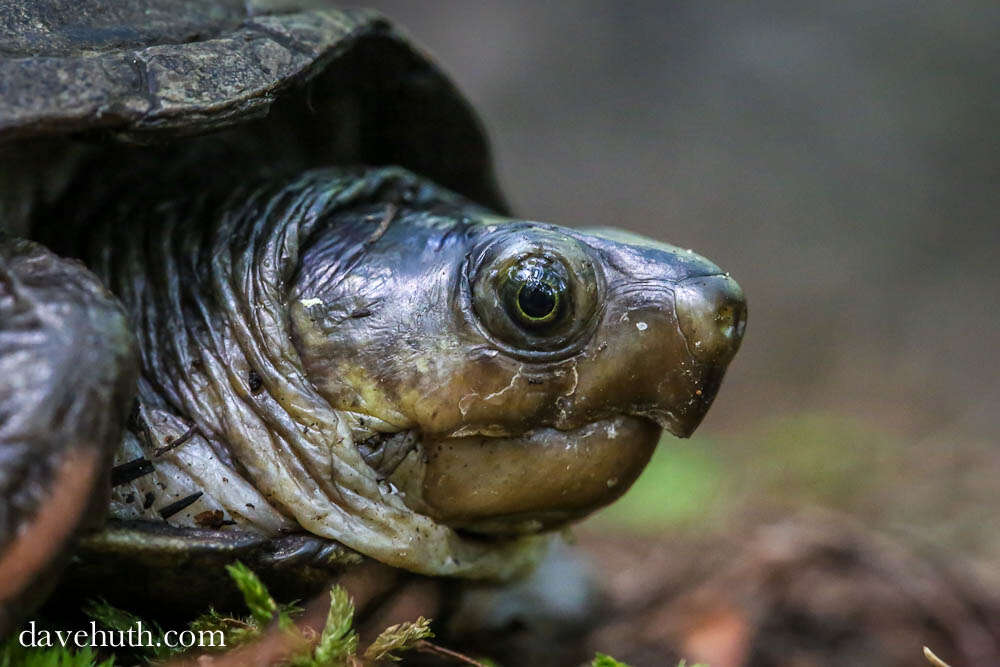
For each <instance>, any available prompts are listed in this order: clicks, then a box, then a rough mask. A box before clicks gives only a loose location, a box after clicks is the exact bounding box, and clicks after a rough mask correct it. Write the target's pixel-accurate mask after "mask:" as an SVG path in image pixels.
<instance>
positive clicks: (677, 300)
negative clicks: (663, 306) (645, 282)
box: [658, 274, 747, 438]
mask: <svg viewBox="0 0 1000 667" xmlns="http://www.w3.org/2000/svg"><path fill="white" fill-rule="evenodd" d="M673 293H674V294H673V297H674V313H675V315H676V318H677V325H678V328H679V329H680V332H681V335H682V337H683V339H684V343H685V345H686V347H687V353H688V356H689V360H688V363H689V364H690V367H689V371H690V372H689V373H688V375H687V377H688V380H689V381H688V382H682V383H681V384H682V385H684V386H683V387H681V388H679V391H681V392H683V391H685V390H688V391H691V393H692V394H693V395H692V396H691V398H690V402H691V404H690V405H689V407H688V408H687V409H686V410H684V411H683V412H682V415H680V416H678V415H676V414H675V416H674V418H673V419H667V420H663V419H661V420H658V421H660V424H661V426H664V427H665V428H667V429H668V430H669V431H670V432H671V433H673V434H674V435H676V436H678V437H682V438H686V437H688V436H690V435H691V434H692V433H693V432H694V430H695V428H697V426H698V424H700V423H701V420H702V419H703V418H704V416H705V413H706V412H708V408H709V407H710V406H711V405H712V401H713V400H715V395H716V394H717V393H718V391H719V386H720V385H721V384H722V377H723V375H724V374H725V371H726V367H727V366H728V365H729V362H730V361H731V360H732V358H733V357H734V356H735V355H736V352H737V350H739V348H740V343H741V342H742V341H743V332H744V331H745V330H746V322H747V305H746V299H745V298H744V297H743V290H741V289H740V286H739V285H738V284H737V283H736V281H735V280H733V279H732V278H730V277H729V276H728V275H725V274H716V275H709V276H699V277H695V278H688V279H685V280H682V281H680V282H679V283H677V284H676V286H675V287H674V290H673ZM671 393H676V392H671Z"/></svg>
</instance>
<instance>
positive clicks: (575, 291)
mask: <svg viewBox="0 0 1000 667" xmlns="http://www.w3.org/2000/svg"><path fill="white" fill-rule="evenodd" d="M472 255H473V257H475V260H474V263H473V264H472V265H471V266H470V275H469V284H470V287H471V288H472V294H471V297H472V299H471V306H472V310H473V312H474V313H475V316H476V319H477V320H478V322H479V324H480V325H481V326H482V331H483V333H485V334H486V335H487V336H489V337H490V338H491V339H492V340H493V342H494V344H496V345H499V346H500V347H502V348H504V349H505V350H506V351H507V352H508V353H509V354H511V355H514V356H519V357H527V358H531V359H557V358H561V357H565V356H568V355H570V354H573V353H574V351H575V350H577V349H578V348H579V347H580V346H581V345H583V344H584V342H585V341H586V337H587V335H588V332H592V331H593V325H594V323H595V322H596V318H595V313H596V310H597V301H598V293H599V289H600V284H601V282H600V280H599V278H598V275H597V272H596V271H595V268H594V261H593V260H592V259H591V258H590V256H589V255H588V253H587V251H586V250H585V249H584V248H583V246H582V245H581V244H580V243H578V242H577V241H576V240H574V239H573V238H571V237H567V236H565V235H562V234H557V233H554V232H552V231H549V230H534V229H524V228H523V227H521V228H517V227H514V228H508V230H504V232H502V233H500V234H497V235H495V236H492V237H489V238H488V240H487V242H486V243H485V244H484V245H483V246H481V247H480V249H477V250H474V251H473V253H472Z"/></svg>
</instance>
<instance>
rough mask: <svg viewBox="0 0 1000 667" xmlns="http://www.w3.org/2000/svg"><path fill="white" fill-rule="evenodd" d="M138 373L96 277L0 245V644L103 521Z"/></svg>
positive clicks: (112, 304) (6, 241)
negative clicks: (82, 538) (87, 532)
mask: <svg viewBox="0 0 1000 667" xmlns="http://www.w3.org/2000/svg"><path fill="white" fill-rule="evenodd" d="M137 373H138V364H137V360H136V352H135V349H134V343H133V340H132V336H131V335H130V333H129V331H128V326H127V323H126V320H125V316H124V314H123V312H122V310H121V307H120V306H119V304H118V302H117V301H116V300H115V298H114V297H112V296H111V295H110V294H109V293H108V292H107V290H105V289H104V287H103V286H102V285H101V283H100V281H99V280H98V279H97V277H96V276H94V275H93V274H92V273H91V272H90V271H88V270H87V269H86V268H84V266H83V265H82V264H80V263H79V262H76V261H73V260H67V259H63V258H60V257H58V256H56V255H55V254H53V253H52V252H50V251H49V250H47V249H46V248H44V247H42V246H40V245H38V244H36V243H32V242H30V241H25V240H22V239H17V238H9V237H7V238H4V237H3V236H2V235H0V636H2V635H3V634H6V633H8V632H10V631H11V630H12V629H13V628H14V626H15V624H17V623H18V622H19V621H20V620H22V619H23V618H24V617H25V616H26V615H27V614H28V613H29V612H30V611H31V610H32V609H33V608H34V606H35V605H37V604H38V603H39V602H41V601H42V599H44V597H45V596H46V595H47V594H48V592H49V590H50V588H51V585H52V584H54V583H55V580H56V577H55V576H54V575H55V574H56V573H57V572H58V571H59V570H60V569H61V566H62V565H63V564H64V562H65V560H66V556H67V555H68V552H69V550H70V549H71V548H72V546H73V545H74V544H75V538H76V537H77V536H78V535H79V534H80V533H81V532H82V531H83V530H84V529H85V528H87V527H89V526H92V525H94V524H95V523H97V522H99V521H101V519H102V518H103V513H104V511H105V509H106V507H107V503H108V493H109V491H108V488H109V481H108V470H109V468H110V461H111V454H112V452H113V450H114V449H115V447H116V446H117V445H118V443H119V442H120V441H121V437H122V429H123V425H124V423H125V420H126V418H127V416H128V413H129V410H130V408H131V405H132V401H133V398H134V394H135V383H136V377H137Z"/></svg>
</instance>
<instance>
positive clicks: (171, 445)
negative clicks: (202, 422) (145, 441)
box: [153, 424, 198, 459]
mask: <svg viewBox="0 0 1000 667" xmlns="http://www.w3.org/2000/svg"><path fill="white" fill-rule="evenodd" d="M197 430H198V427H197V426H195V425H194V424H191V426H190V427H189V428H188V430H186V431H184V433H182V434H181V435H180V436H179V437H177V438H174V439H173V440H171V441H170V442H168V443H167V444H165V445H163V446H162V447H160V448H158V449H157V450H156V451H155V452H153V458H154V459H155V458H157V457H160V456H163V455H164V454H166V453H167V452H169V451H170V450H171V449H176V448H177V447H180V446H181V445H183V444H184V443H185V442H187V441H188V440H190V439H191V438H192V436H194V433H195V431H197Z"/></svg>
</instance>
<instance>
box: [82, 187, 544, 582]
mask: <svg viewBox="0 0 1000 667" xmlns="http://www.w3.org/2000/svg"><path fill="white" fill-rule="evenodd" d="M459 205H462V206H464V207H465V208H466V209H467V210H475V207H474V206H472V205H471V204H469V203H468V202H464V201H460V200H459V199H458V198H457V196H456V195H453V194H451V193H448V192H445V191H442V190H439V189H437V188H435V187H433V186H431V185H429V184H428V183H427V182H426V181H423V180H421V179H418V178H417V177H415V176H413V175H412V174H410V173H408V172H405V171H403V170H397V169H382V170H377V171H369V172H361V171H357V170H354V171H351V170H342V169H336V170H334V169H329V170H316V171H312V172H307V173H306V174H304V175H302V176H301V177H299V178H298V179H296V180H294V181H291V182H282V183H278V184H265V185H263V186H261V187H259V188H256V189H255V188H252V187H246V188H243V189H240V190H238V191H237V192H235V193H232V194H231V196H230V197H229V198H228V199H227V200H225V201H222V202H221V203H218V202H212V201H211V200H209V199H208V198H202V199H199V200H195V201H187V202H178V203H165V204H163V205H161V206H158V207H157V208H156V211H155V217H156V219H155V220H151V221H150V223H149V224H145V225H136V224H134V223H133V222H132V218H134V215H135V212H136V209H131V210H130V209H129V206H128V205H127V204H126V203H119V205H118V206H117V207H113V209H112V210H113V211H114V213H115V215H113V216H108V212H107V211H105V212H104V215H105V216H106V217H105V219H104V220H103V221H102V222H103V223H104V224H103V226H102V230H101V231H100V232H95V233H94V235H93V241H92V248H93V252H92V254H91V260H92V263H93V264H94V268H95V270H97V271H98V272H99V273H100V274H102V276H103V277H104V278H105V280H107V281H108V283H109V285H110V286H111V287H112V290H113V291H115V292H116V293H117V294H118V295H119V296H120V298H121V299H122V300H123V302H124V303H125V305H126V308H127V310H128V312H129V314H130V317H131V320H132V325H133V327H134V331H135V332H136V336H137V338H138V340H139V343H140V348H141V352H142V360H143V369H144V370H143V378H142V380H141V382H140V404H141V408H140V414H139V417H140V419H139V420H138V422H139V425H138V426H136V427H134V428H133V429H132V432H131V433H130V434H129V436H128V437H127V438H126V440H125V443H124V444H123V447H122V451H120V452H119V454H118V457H117V459H116V463H123V462H126V461H129V460H132V459H134V458H136V457H137V456H145V457H146V458H148V459H150V460H152V461H153V465H154V468H155V474H154V475H148V476H145V477H140V478H138V479H136V480H134V481H132V482H130V483H128V484H123V485H120V486H118V487H116V489H115V493H114V502H113V507H112V510H113V513H114V514H117V515H118V516H121V517H149V518H152V517H154V516H156V513H157V512H159V513H160V515H163V514H164V512H163V510H164V506H165V505H168V503H170V502H171V501H174V500H175V499H179V500H183V499H185V498H190V497H191V496H192V495H193V494H195V493H198V492H202V495H201V496H199V497H197V498H196V499H195V500H194V502H192V503H190V504H189V505H188V506H186V507H184V508H183V509H181V510H180V511H177V512H175V513H173V514H172V515H170V516H169V518H168V520H169V521H170V522H172V523H176V524H182V525H207V524H211V523H214V525H216V526H217V525H219V523H220V521H219V519H221V523H222V525H226V524H229V523H230V522H233V523H235V524H237V525H240V526H243V527H244V528H249V529H253V530H258V531H260V532H263V533H265V534H275V533H277V532H280V531H288V530H295V529H297V528H298V527H299V526H301V527H302V528H304V529H306V530H308V531H309V532H312V533H315V534H317V535H320V536H323V537H327V538H330V539H334V540H337V541H339V542H341V543H343V544H345V545H347V546H349V547H351V548H353V549H355V550H357V551H359V552H361V553H364V554H366V555H368V556H371V557H373V558H376V559H378V560H380V561H382V562H385V563H388V564H391V565H395V566H398V567H402V568H405V569H409V570H412V571H416V572H421V573H426V574H434V575H456V576H465V577H477V578H501V579H502V578H506V577H509V576H512V575H513V574H515V573H517V572H519V571H523V570H525V569H526V568H527V567H528V566H529V565H530V564H531V563H532V562H534V561H535V560H536V559H537V557H538V556H539V554H540V553H541V551H542V549H543V545H544V542H545V540H544V538H542V537H538V536H527V537H514V538H503V539H494V540H489V541H485V540H479V539H469V538H466V537H463V536H462V535H460V534H459V533H457V532H456V531H455V530H453V529H451V528H449V527H447V526H445V525H442V524H440V523H438V522H436V521H435V520H433V519H431V518H429V517H428V516H425V515H423V514H420V513H418V512H416V511H414V510H413V509H411V508H410V507H408V506H407V505H406V503H405V502H404V500H403V498H402V497H401V494H400V493H399V491H398V490H397V489H396V488H395V487H394V486H392V485H391V484H390V483H389V482H387V481H385V480H382V481H380V480H379V479H378V475H377V473H376V472H375V471H374V470H373V469H372V467H370V466H369V465H368V464H367V463H366V462H365V460H364V459H363V457H362V455H361V453H360V452H359V449H358V447H357V446H356V443H357V442H359V441H360V440H362V439H364V438H367V437H370V436H372V435H374V434H376V433H377V432H379V431H380V430H381V431H386V430H388V431H393V430H398V427H401V426H405V425H404V424H388V423H386V422H385V421H384V420H382V421H380V420H373V419H370V418H368V419H366V418H365V416H364V415H362V414H358V413H353V412H351V411H350V410H345V409H336V408H335V407H334V406H333V405H331V402H330V401H329V400H328V398H326V397H324V396H323V395H322V394H321V393H320V391H319V390H318V389H317V387H316V386H315V384H314V382H313V381H312V380H311V379H310V377H309V376H308V375H307V373H306V370H305V368H304V366H303V361H302V359H301V357H300V355H299V353H298V351H297V350H296V347H295V344H294V342H293V340H292V336H291V335H290V332H291V331H292V329H293V326H292V323H291V322H290V319H289V318H290V317H291V316H292V312H293V309H291V308H290V307H289V306H290V302H289V299H290V298H291V297H290V293H291V292H292V291H293V287H294V281H295V279H296V277H297V271H298V267H299V266H300V264H301V260H302V255H303V253H308V252H310V250H309V248H310V239H311V238H313V237H314V236H316V235H318V234H322V235H323V236H324V238H325V239H327V240H328V241H329V239H331V238H333V239H335V242H334V243H332V244H330V243H328V244H327V245H326V246H325V251H326V252H328V253H329V262H328V263H327V265H326V266H325V268H324V269H323V271H324V276H323V278H324V280H326V281H327V282H328V283H337V282H338V281H343V280H350V279H351V278H350V276H351V275H352V271H353V270H354V269H355V268H356V267H357V265H358V262H362V261H363V260H364V257H365V252H366V249H367V247H368V246H369V245H370V244H371V243H372V242H374V241H375V240H377V239H378V237H379V236H381V235H382V234H384V233H386V232H387V231H388V230H391V229H392V227H393V225H394V224H396V221H395V220H394V219H393V218H392V217H389V218H386V217H385V216H386V215H389V214H392V215H393V216H395V215H397V214H398V212H403V211H404V210H405V211H407V215H412V214H414V213H413V212H414V211H420V210H427V209H432V208H434V207H445V208H448V207H451V208H454V207H456V206H459ZM136 206H137V207H139V208H141V207H145V206H148V204H146V203H144V202H142V200H141V199H139V198H136ZM362 208H363V209H365V211H366V213H365V214H364V215H346V214H343V212H344V211H350V210H352V209H362ZM394 212H396V213H394ZM142 215H143V216H149V213H148V212H143V213H142ZM452 226H453V227H454V229H442V230H441V232H442V233H441V235H440V237H441V239H447V237H448V235H449V234H452V233H455V234H462V233H463V229H462V227H463V223H462V222H461V221H460V220H454V221H453V222H452ZM442 242H446V241H442ZM314 277H315V276H314ZM363 293H364V290H361V291H359V294H363ZM442 296H444V295H442ZM401 298H403V296H402V295H401ZM306 306H308V303H306ZM296 307H297V308H302V307H303V303H302V301H301V300H300V301H297V302H296ZM353 315H354V316H355V317H357V316H358V315H359V313H357V312H355V313H353ZM344 316H345V317H346V319H348V320H350V319H351V317H352V313H351V312H346V311H345V313H344ZM191 427H193V432H192V428H191ZM178 438H181V439H182V440H184V442H183V444H182V445H179V446H177V447H175V448H173V449H171V450H170V451H168V452H166V453H162V454H161V455H160V456H158V457H156V456H154V453H155V450H156V448H158V447H162V446H163V445H164V443H169V442H172V441H173V442H176V441H177V439H178ZM156 518H159V517H158V516H156Z"/></svg>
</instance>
